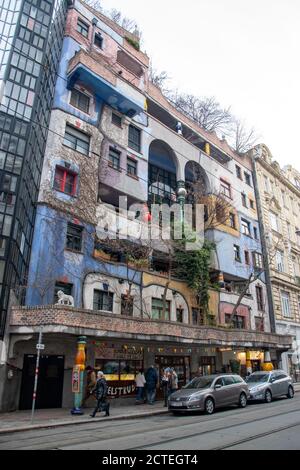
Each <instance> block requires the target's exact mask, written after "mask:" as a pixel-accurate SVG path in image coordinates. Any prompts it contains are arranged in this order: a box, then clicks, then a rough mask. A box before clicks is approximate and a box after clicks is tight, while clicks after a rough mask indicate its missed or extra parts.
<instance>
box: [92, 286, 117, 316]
mask: <svg viewBox="0 0 300 470" xmlns="http://www.w3.org/2000/svg"><path fill="white" fill-rule="evenodd" d="M113 301H114V294H113V293H112V292H106V291H103V290H96V289H95V290H94V302H93V308H94V310H104V311H106V312H112V311H113Z"/></svg>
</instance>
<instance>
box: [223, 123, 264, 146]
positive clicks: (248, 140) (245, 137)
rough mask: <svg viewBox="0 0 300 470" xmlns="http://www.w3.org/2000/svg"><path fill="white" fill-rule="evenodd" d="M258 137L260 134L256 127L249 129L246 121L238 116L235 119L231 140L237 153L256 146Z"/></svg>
mask: <svg viewBox="0 0 300 470" xmlns="http://www.w3.org/2000/svg"><path fill="white" fill-rule="evenodd" d="M257 139H258V135H257V134H256V132H255V130H254V128H250V129H248V128H247V126H246V124H245V122H244V121H242V120H240V119H238V118H234V119H233V121H232V131H231V135H230V138H229V142H230V143H231V146H232V147H233V149H234V150H235V151H236V152H237V153H239V154H242V153H246V152H248V150H250V149H252V148H253V147H254V146H255V144H256V142H257Z"/></svg>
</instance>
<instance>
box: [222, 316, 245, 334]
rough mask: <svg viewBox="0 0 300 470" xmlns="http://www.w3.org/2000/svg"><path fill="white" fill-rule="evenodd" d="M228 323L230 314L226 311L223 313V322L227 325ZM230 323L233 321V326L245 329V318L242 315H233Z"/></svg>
mask: <svg viewBox="0 0 300 470" xmlns="http://www.w3.org/2000/svg"><path fill="white" fill-rule="evenodd" d="M229 323H231V315H230V314H229V313H226V314H225V324H226V325H228V324H229ZM232 323H233V326H234V328H236V329H238V330H244V329H245V319H244V317H242V316H240V315H234V317H233V321H232Z"/></svg>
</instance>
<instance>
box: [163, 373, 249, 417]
mask: <svg viewBox="0 0 300 470" xmlns="http://www.w3.org/2000/svg"><path fill="white" fill-rule="evenodd" d="M249 396H250V393H249V390H248V386H247V384H246V382H245V381H244V380H243V379H242V378H241V377H240V376H239V375H235V374H216V375H204V376H203V377H196V378H194V379H193V380H191V382H189V383H188V384H187V385H185V386H184V387H183V388H182V389H181V390H178V391H177V392H175V393H172V395H170V397H169V400H168V405H169V410H170V411H173V412H174V413H176V412H178V411H196V410H200V411H205V412H206V413H207V414H212V413H213V412H214V411H215V409H216V408H220V407H223V406H229V405H238V406H240V407H241V408H245V406H246V405H247V399H248V398H249Z"/></svg>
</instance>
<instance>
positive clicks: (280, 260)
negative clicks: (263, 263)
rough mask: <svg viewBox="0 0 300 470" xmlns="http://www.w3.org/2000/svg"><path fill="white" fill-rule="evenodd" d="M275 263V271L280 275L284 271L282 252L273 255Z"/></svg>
mask: <svg viewBox="0 0 300 470" xmlns="http://www.w3.org/2000/svg"><path fill="white" fill-rule="evenodd" d="M275 263H276V265H275V266H276V269H277V271H280V272H281V273H282V272H283V271H284V258H283V252H282V251H279V250H277V251H276V255H275Z"/></svg>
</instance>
